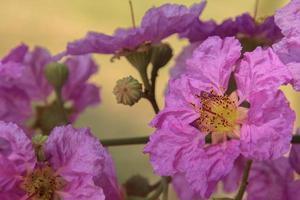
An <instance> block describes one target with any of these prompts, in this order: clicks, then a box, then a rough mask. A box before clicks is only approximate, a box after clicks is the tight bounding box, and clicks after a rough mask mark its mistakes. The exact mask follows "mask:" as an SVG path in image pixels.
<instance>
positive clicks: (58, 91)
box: [55, 88, 68, 124]
mask: <svg viewBox="0 0 300 200" xmlns="http://www.w3.org/2000/svg"><path fill="white" fill-rule="evenodd" d="M55 94H56V100H57V103H58V106H59V110H60V111H61V114H62V116H63V120H64V123H65V124H67V123H68V117H67V113H66V111H65V108H64V101H63V98H62V95H61V88H55Z"/></svg>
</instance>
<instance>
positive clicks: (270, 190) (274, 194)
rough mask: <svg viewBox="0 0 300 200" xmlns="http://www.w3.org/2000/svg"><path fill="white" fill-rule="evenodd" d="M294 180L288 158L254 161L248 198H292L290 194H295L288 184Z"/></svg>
mask: <svg viewBox="0 0 300 200" xmlns="http://www.w3.org/2000/svg"><path fill="white" fill-rule="evenodd" d="M292 181H293V171H292V168H291V167H290V165H289V163H288V160H287V158H284V157H282V158H279V159H277V160H274V161H264V162H254V163H253V166H252V168H251V171H250V177H249V181H248V182H249V184H248V186H247V193H248V195H247V200H271V199H272V200H291V198H290V197H291V196H290V195H294V194H289V193H288V191H289V189H288V187H289V186H288V184H289V183H291V182H292ZM295 194H296V193H295ZM297 197H299V196H297Z"/></svg>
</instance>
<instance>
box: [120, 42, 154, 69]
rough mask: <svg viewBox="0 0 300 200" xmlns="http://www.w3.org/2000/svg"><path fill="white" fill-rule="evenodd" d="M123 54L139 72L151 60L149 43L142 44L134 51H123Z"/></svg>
mask: <svg viewBox="0 0 300 200" xmlns="http://www.w3.org/2000/svg"><path fill="white" fill-rule="evenodd" d="M124 55H125V57H126V59H127V60H128V61H129V62H130V64H131V65H132V66H134V67H135V68H136V69H137V70H138V71H139V72H145V71H147V67H148V65H149V63H150V61H151V55H152V48H151V45H150V44H144V45H141V46H139V47H138V48H137V49H135V50H134V51H128V52H125V53H124Z"/></svg>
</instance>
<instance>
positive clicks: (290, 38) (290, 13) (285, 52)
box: [273, 0, 300, 91]
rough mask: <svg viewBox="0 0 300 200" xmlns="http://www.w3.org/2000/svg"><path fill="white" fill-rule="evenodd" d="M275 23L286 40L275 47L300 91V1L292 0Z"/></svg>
mask: <svg viewBox="0 0 300 200" xmlns="http://www.w3.org/2000/svg"><path fill="white" fill-rule="evenodd" d="M275 22H276V24H277V25H278V26H279V28H280V29H281V31H282V33H283V34H284V38H283V39H282V40H281V41H279V42H278V43H276V44H274V45H273V48H274V50H275V52H276V53H277V54H278V56H279V57H280V59H281V60H282V62H284V63H285V64H287V66H288V68H289V70H290V71H291V73H292V75H293V79H292V81H291V82H292V84H293V86H294V88H295V90H297V91H299V90H300V1H299V0H292V1H291V2H290V3H289V4H288V5H286V6H285V7H284V8H282V9H279V10H278V11H277V12H276V14H275Z"/></svg>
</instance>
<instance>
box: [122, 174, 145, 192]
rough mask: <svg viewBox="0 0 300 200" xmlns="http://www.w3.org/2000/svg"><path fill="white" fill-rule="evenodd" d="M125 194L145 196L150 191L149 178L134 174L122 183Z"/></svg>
mask: <svg viewBox="0 0 300 200" xmlns="http://www.w3.org/2000/svg"><path fill="white" fill-rule="evenodd" d="M124 187H125V190H126V194H127V196H136V197H147V195H148V194H149V193H150V192H151V185H150V183H149V180H148V179H146V178H145V177H143V176H141V175H134V176H132V177H131V178H129V179H128V180H127V181H126V183H125V184H124Z"/></svg>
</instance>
